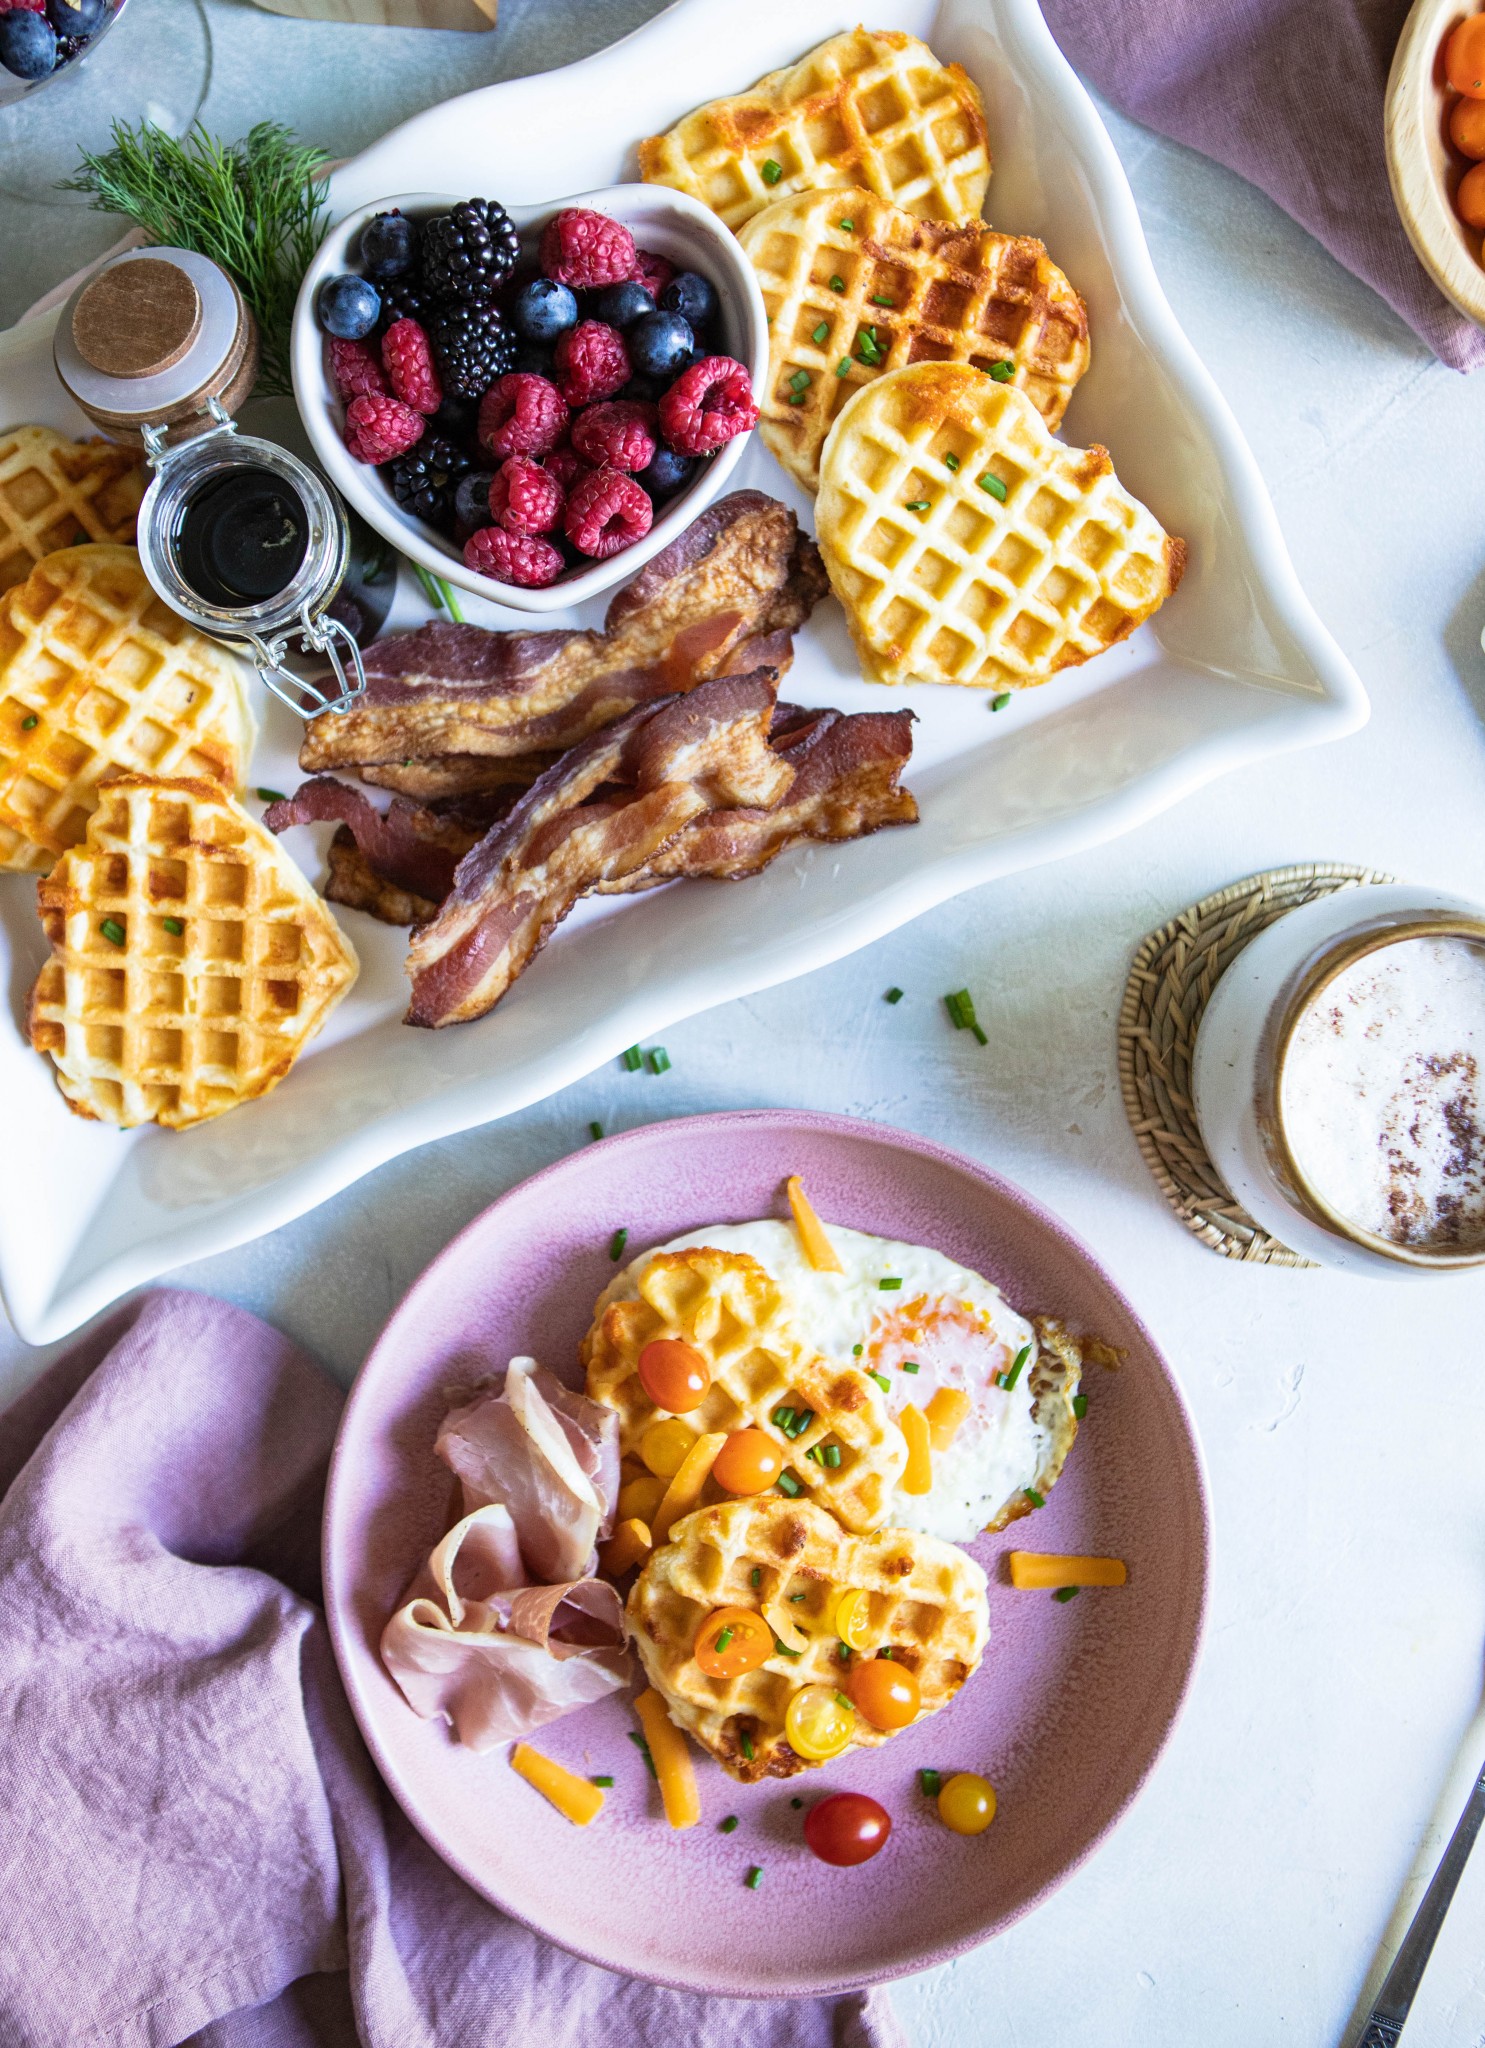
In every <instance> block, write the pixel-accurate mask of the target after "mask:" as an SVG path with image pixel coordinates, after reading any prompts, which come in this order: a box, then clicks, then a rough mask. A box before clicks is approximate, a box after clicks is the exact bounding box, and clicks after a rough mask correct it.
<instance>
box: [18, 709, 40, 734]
mask: <svg viewBox="0 0 1485 2048" xmlns="http://www.w3.org/2000/svg"><path fill="white" fill-rule="evenodd" d="M40 723H41V720H40V719H39V718H38V717H37V716H36V713H35V712H34V711H33V712H32V713H31V715H30V717H29V718H23V719H22V720H21V731H22V732H35V730H36V728H37V726H38V725H40Z"/></svg>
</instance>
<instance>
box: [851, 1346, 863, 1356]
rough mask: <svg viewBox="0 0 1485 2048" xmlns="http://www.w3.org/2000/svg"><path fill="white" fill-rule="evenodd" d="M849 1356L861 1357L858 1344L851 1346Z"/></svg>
mask: <svg viewBox="0 0 1485 2048" xmlns="http://www.w3.org/2000/svg"><path fill="white" fill-rule="evenodd" d="M851 1356H852V1358H859V1357H860V1356H861V1346H860V1345H859V1344H853V1345H852V1346H851Z"/></svg>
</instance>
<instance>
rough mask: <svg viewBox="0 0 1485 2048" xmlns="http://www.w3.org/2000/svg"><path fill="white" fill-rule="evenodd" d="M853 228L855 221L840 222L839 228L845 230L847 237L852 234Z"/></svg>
mask: <svg viewBox="0 0 1485 2048" xmlns="http://www.w3.org/2000/svg"><path fill="white" fill-rule="evenodd" d="M855 226H856V223H855V221H853V220H843V221H842V222H841V227H842V228H843V229H844V230H845V232H846V233H847V234H848V235H849V234H850V233H852V231H853V230H854V228H855Z"/></svg>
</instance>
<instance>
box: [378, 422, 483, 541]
mask: <svg viewBox="0 0 1485 2048" xmlns="http://www.w3.org/2000/svg"><path fill="white" fill-rule="evenodd" d="M468 469H469V457H468V456H467V455H464V454H461V452H460V451H459V450H458V449H457V448H456V447H455V446H454V444H453V442H452V441H444V440H423V441H420V442H419V443H418V445H417V447H416V448H411V449H409V450H408V452H407V454H406V455H403V456H400V457H399V458H398V460H397V461H396V462H394V463H393V464H392V468H391V477H392V495H393V497H394V498H395V499H396V500H397V502H398V504H399V505H400V506H401V507H402V509H403V510H404V511H405V512H411V513H412V514H413V515H414V517H415V518H418V519H426V520H427V521H428V524H429V525H430V526H437V527H440V528H443V529H446V530H448V531H450V532H451V531H452V530H453V522H454V493H455V492H456V491H457V490H458V488H459V485H460V483H461V481H462V480H463V478H464V476H465V475H466V473H467V472H468Z"/></svg>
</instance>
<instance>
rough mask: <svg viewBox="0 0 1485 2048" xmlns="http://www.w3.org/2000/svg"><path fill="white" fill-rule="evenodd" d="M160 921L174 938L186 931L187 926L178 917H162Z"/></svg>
mask: <svg viewBox="0 0 1485 2048" xmlns="http://www.w3.org/2000/svg"><path fill="white" fill-rule="evenodd" d="M160 922H161V924H163V925H164V927H165V929H166V931H167V932H169V934H170V936H171V938H173V939H178V938H179V937H180V936H181V934H182V933H183V932H184V931H185V926H184V925H183V924H182V923H181V921H180V919H179V918H178V917H162V918H161V920H160Z"/></svg>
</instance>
